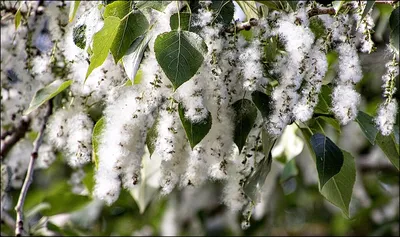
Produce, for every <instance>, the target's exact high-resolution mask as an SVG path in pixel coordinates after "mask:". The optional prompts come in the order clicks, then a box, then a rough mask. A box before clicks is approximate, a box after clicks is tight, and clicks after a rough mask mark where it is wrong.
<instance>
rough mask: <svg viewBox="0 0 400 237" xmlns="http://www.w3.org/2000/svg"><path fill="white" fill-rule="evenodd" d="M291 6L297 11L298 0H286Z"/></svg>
mask: <svg viewBox="0 0 400 237" xmlns="http://www.w3.org/2000/svg"><path fill="white" fill-rule="evenodd" d="M286 1H287V3H288V5H289V6H290V8H291V9H292V10H293V11H294V12H295V11H296V10H297V3H298V2H299V1H298V0H286Z"/></svg>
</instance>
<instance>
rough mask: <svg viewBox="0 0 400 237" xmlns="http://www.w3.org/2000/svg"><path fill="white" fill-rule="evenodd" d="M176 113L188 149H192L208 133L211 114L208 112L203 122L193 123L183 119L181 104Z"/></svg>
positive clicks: (183, 110)
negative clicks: (188, 145)
mask: <svg viewBox="0 0 400 237" xmlns="http://www.w3.org/2000/svg"><path fill="white" fill-rule="evenodd" d="M178 112H179V118H180V119H181V122H182V125H183V128H184V129H185V132H186V136H187V138H188V140H189V143H190V147H191V148H192V149H193V147H195V146H196V145H197V144H198V143H199V142H201V140H203V138H204V137H205V136H206V135H207V134H208V132H209V131H210V129H211V125H212V118H211V113H210V112H208V116H207V118H205V119H204V120H203V121H199V122H197V123H194V122H192V121H190V120H189V119H187V118H186V117H185V108H184V106H183V105H182V104H181V103H179V106H178Z"/></svg>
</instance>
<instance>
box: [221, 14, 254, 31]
mask: <svg viewBox="0 0 400 237" xmlns="http://www.w3.org/2000/svg"><path fill="white" fill-rule="evenodd" d="M257 25H258V20H257V19H255V18H251V19H250V20H249V21H248V22H243V23H239V22H238V23H236V25H235V26H234V27H229V28H226V29H225V32H226V33H234V32H239V31H241V30H250V29H251V27H252V26H257Z"/></svg>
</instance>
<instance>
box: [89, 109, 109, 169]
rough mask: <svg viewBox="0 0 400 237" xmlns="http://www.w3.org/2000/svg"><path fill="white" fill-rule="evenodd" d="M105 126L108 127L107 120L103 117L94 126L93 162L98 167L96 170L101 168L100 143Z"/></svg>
mask: <svg viewBox="0 0 400 237" xmlns="http://www.w3.org/2000/svg"><path fill="white" fill-rule="evenodd" d="M105 125H106V124H105V119H104V117H101V118H100V119H99V120H98V121H97V122H96V124H95V125H94V128H93V132H92V147H93V161H94V164H95V165H96V169H97V168H98V166H99V155H98V150H99V144H100V142H101V141H100V138H101V134H102V132H103V130H104V127H105Z"/></svg>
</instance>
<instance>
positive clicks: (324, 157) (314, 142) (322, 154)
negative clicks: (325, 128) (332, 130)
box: [310, 133, 343, 189]
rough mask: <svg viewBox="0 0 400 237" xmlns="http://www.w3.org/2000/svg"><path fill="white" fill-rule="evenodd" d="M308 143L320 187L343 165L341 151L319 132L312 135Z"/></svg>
mask: <svg viewBox="0 0 400 237" xmlns="http://www.w3.org/2000/svg"><path fill="white" fill-rule="evenodd" d="M310 143H311V146H312V150H313V151H314V153H315V156H316V163H317V171H318V178H319V182H320V186H321V189H322V188H323V187H324V185H325V183H326V182H327V181H328V180H329V179H331V178H332V177H333V176H334V175H336V174H337V173H339V171H340V169H341V167H342V165H343V153H342V151H341V150H340V148H339V147H337V146H336V144H335V143H334V142H332V141H331V140H330V139H329V138H328V137H326V136H325V135H323V134H320V133H316V134H314V135H312V137H311V139H310Z"/></svg>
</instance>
